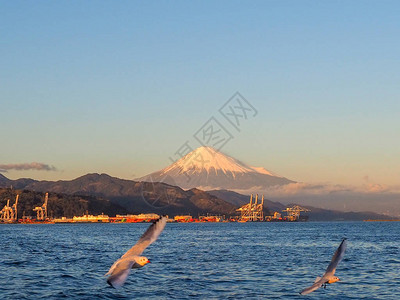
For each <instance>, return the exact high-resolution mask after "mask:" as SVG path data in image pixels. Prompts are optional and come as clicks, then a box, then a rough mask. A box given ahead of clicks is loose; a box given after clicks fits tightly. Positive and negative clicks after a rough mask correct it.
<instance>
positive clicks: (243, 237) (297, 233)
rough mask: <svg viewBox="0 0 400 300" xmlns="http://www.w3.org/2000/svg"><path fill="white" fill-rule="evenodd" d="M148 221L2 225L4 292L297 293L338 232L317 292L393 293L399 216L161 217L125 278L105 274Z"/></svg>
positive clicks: (321, 266) (125, 295)
mask: <svg viewBox="0 0 400 300" xmlns="http://www.w3.org/2000/svg"><path fill="white" fill-rule="evenodd" d="M146 228H148V224H142V223H138V224H114V225H113V226H109V225H108V224H97V223H96V224H75V225H74V226H71V225H63V224H60V225H58V226H52V225H46V224H44V225H35V224H33V225H29V226H27V225H7V224H5V225H3V226H1V229H0V238H1V240H2V255H1V258H0V282H2V283H3V284H2V291H1V293H2V294H1V297H2V298H4V299H11V298H17V299H34V298H36V299H37V298H52V299H56V298H62V297H68V298H75V299H94V298H96V299H115V298H118V299H133V298H135V299H304V297H303V296H300V295H299V294H298V293H299V292H300V291H301V290H302V289H303V288H305V287H306V286H308V285H309V284H311V283H312V282H314V280H315V277H316V276H321V274H323V272H324V271H325V269H326V265H327V264H328V263H329V260H330V259H331V257H332V253H333V251H334V250H335V249H336V248H337V245H338V243H339V242H340V241H341V239H342V238H343V237H347V238H348V249H347V251H346V255H345V257H344V260H343V261H342V262H341V264H340V265H339V267H338V269H337V271H336V273H337V275H338V276H339V277H340V278H341V281H340V282H338V283H336V284H335V285H329V286H328V287H327V288H326V289H319V290H318V291H315V292H314V293H313V294H312V295H311V296H312V297H314V298H315V299H388V300H389V299H390V300H391V299H397V298H399V297H400V290H399V289H398V284H397V283H398V281H399V280H400V268H399V265H400V259H399V257H400V243H399V240H400V223H398V222H286V223H273V222H271V223H268V222H249V223H244V224H240V223H214V224H209V223H191V224H180V223H171V224H167V226H166V228H165V230H164V232H163V234H162V235H161V236H160V238H159V239H158V240H157V241H156V242H155V243H154V244H153V245H151V246H150V247H149V249H148V251H146V252H145V254H146V255H147V256H148V257H149V259H150V261H151V262H152V263H151V264H149V265H148V266H147V267H146V270H145V271H144V270H136V271H135V272H133V273H132V274H131V276H129V278H128V281H127V282H126V284H125V285H124V287H123V288H121V289H119V290H115V289H113V288H111V287H109V286H108V284H107V283H106V280H105V278H104V277H103V275H104V274H105V273H106V272H107V270H108V269H109V268H110V266H111V264H112V263H113V262H114V261H115V260H116V259H117V258H119V257H120V255H121V254H122V253H123V252H124V251H126V250H128V249H129V248H130V247H131V246H132V245H134V244H135V242H136V241H137V239H138V238H139V236H140V235H141V234H142V233H143V231H144V230H145V229H146Z"/></svg>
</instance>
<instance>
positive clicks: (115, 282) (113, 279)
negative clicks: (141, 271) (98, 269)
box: [106, 258, 135, 288]
mask: <svg viewBox="0 0 400 300" xmlns="http://www.w3.org/2000/svg"><path fill="white" fill-rule="evenodd" d="M134 263H135V261H134V260H133V259H132V260H130V259H122V258H120V259H118V260H117V261H116V262H115V263H114V264H113V265H112V267H111V268H110V270H109V271H108V272H107V274H106V275H110V276H109V277H108V278H107V283H108V284H109V285H111V286H112V287H114V288H118V287H121V286H122V285H123V284H124V283H125V281H126V279H127V278H128V275H129V273H130V271H131V269H132V266H133V264H134Z"/></svg>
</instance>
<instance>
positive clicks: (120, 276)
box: [104, 216, 167, 288]
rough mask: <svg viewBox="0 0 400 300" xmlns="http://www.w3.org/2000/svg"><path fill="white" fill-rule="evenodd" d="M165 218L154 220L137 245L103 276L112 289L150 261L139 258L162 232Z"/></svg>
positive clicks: (165, 221)
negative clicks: (131, 272)
mask: <svg viewBox="0 0 400 300" xmlns="http://www.w3.org/2000/svg"><path fill="white" fill-rule="evenodd" d="M166 223H167V218H166V217H165V216H163V217H161V218H159V219H158V220H156V221H155V222H154V223H153V224H152V225H151V226H150V227H149V228H148V229H147V230H146V232H145V233H144V234H143V235H142V236H141V237H140V239H139V240H138V241H137V243H136V244H135V245H134V246H133V247H132V248H131V249H129V250H128V251H127V252H126V253H125V254H124V255H122V256H121V258H120V259H118V260H117V261H116V262H115V263H114V264H113V265H112V266H111V268H110V270H109V271H108V272H107V273H106V274H105V275H104V276H107V275H108V276H109V277H108V278H107V283H108V284H109V285H111V286H112V287H114V288H117V287H120V286H122V285H123V284H124V283H125V281H126V279H127V278H128V275H129V272H130V271H131V269H136V268H141V267H143V266H144V265H146V264H148V263H149V262H150V261H149V260H148V259H147V257H144V256H140V255H141V254H142V253H143V251H144V250H145V249H146V248H147V247H148V246H149V245H150V244H151V243H153V242H154V241H155V240H156V239H157V238H158V236H159V235H160V233H161V232H162V231H163V229H164V227H165V224H166Z"/></svg>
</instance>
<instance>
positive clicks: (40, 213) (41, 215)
mask: <svg viewBox="0 0 400 300" xmlns="http://www.w3.org/2000/svg"><path fill="white" fill-rule="evenodd" d="M48 200H49V193H46V196H45V199H44V203H43V205H42V206H36V207H35V208H34V209H33V211H36V214H37V215H36V219H37V220H38V221H44V220H46V219H47V201H48Z"/></svg>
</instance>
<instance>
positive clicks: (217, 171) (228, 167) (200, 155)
mask: <svg viewBox="0 0 400 300" xmlns="http://www.w3.org/2000/svg"><path fill="white" fill-rule="evenodd" d="M137 180H141V181H153V182H156V181H161V182H166V183H169V184H173V185H178V186H180V187H182V188H184V189H187V188H200V189H205V190H210V189H231V190H238V189H245V188H251V187H260V186H264V187H267V186H273V185H282V184H287V183H291V182H293V181H291V180H289V179H287V178H284V177H281V176H278V175H275V174H274V173H272V172H270V171H268V170H266V169H265V168H263V167H252V166H249V165H246V164H245V163H243V162H241V161H239V160H237V159H235V158H233V157H230V156H228V155H226V154H224V153H222V152H219V151H217V150H215V149H214V148H211V147H200V148H197V149H196V150H193V151H192V152H190V153H188V154H187V155H185V156H184V157H182V158H181V159H179V160H178V161H176V162H174V163H173V164H171V165H170V166H168V167H166V168H164V169H162V170H160V171H157V172H154V173H151V174H149V175H147V176H144V177H141V178H138V179H137Z"/></svg>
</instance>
